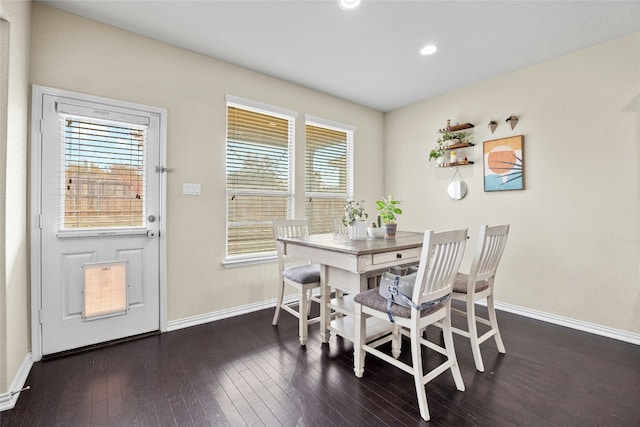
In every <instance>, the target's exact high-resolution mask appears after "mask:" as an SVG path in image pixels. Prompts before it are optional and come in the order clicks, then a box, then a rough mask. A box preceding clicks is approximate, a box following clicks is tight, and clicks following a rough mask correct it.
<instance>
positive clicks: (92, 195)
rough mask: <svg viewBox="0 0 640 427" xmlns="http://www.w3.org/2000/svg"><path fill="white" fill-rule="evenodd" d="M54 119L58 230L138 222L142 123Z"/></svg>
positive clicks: (142, 210) (141, 206)
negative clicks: (58, 156) (58, 161)
mask: <svg viewBox="0 0 640 427" xmlns="http://www.w3.org/2000/svg"><path fill="white" fill-rule="evenodd" d="M60 118H61V128H62V137H61V142H62V144H63V149H62V150H61V153H62V155H63V159H62V162H61V165H62V170H61V176H62V179H61V183H62V194H63V195H64V196H63V197H61V206H60V214H59V215H60V224H61V228H62V229H77V228H105V227H106V228H113V227H127V228H129V227H142V226H144V225H145V219H144V218H145V188H146V180H145V165H146V135H147V132H146V130H147V126H143V125H136V124H129V123H121V122H111V121H104V120H100V119H95V118H88V117H80V116H71V115H66V114H63V115H61V116H60Z"/></svg>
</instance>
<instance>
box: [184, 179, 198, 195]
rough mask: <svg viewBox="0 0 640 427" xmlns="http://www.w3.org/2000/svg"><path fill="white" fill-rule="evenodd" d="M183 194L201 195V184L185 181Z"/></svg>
mask: <svg viewBox="0 0 640 427" xmlns="http://www.w3.org/2000/svg"><path fill="white" fill-rule="evenodd" d="M182 194H185V195H187V196H199V195H200V184H190V183H186V182H185V183H184V184H182Z"/></svg>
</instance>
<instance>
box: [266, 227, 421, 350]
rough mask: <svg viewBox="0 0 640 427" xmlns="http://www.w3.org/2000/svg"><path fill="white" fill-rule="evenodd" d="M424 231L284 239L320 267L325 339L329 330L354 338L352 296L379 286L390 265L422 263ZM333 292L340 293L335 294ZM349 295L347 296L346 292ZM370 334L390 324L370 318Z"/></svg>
mask: <svg viewBox="0 0 640 427" xmlns="http://www.w3.org/2000/svg"><path fill="white" fill-rule="evenodd" d="M423 236H424V233H416V232H407V231H399V232H397V233H396V237H395V238H369V237H367V238H366V239H362V240H351V239H349V237H348V236H347V235H340V234H333V233H328V234H312V235H310V236H306V237H283V238H279V239H278V240H280V241H281V242H282V243H283V244H284V251H285V253H286V254H287V255H290V256H293V257H297V258H303V259H308V260H310V261H311V262H312V263H314V264H318V265H320V267H321V268H320V300H321V303H320V337H321V339H322V342H323V343H327V342H329V338H330V334H331V333H334V334H336V335H338V336H341V337H343V338H346V339H348V340H349V341H352V342H353V340H354V335H355V325H354V323H353V316H352V314H353V313H354V306H353V296H354V295H356V294H358V293H359V292H362V291H365V290H367V289H368V288H369V284H370V282H372V286H373V285H374V284H375V280H376V279H375V278H376V277H378V276H380V275H381V274H382V273H383V272H385V271H388V270H389V268H390V267H394V266H399V267H403V268H404V267H407V266H411V265H417V263H418V262H419V260H420V253H421V251H422V242H423ZM332 291H340V292H336V295H337V297H335V298H333V299H332V298H331V293H332ZM342 294H344V295H345V296H342ZM369 320H371V321H372V324H371V325H369V324H367V337H375V336H376V335H381V334H383V333H385V332H386V331H388V323H387V324H386V325H385V324H384V323H379V324H377V323H376V322H375V319H368V320H367V322H369Z"/></svg>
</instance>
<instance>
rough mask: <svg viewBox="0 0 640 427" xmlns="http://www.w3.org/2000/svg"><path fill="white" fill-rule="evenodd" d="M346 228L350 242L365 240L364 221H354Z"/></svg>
mask: <svg viewBox="0 0 640 427" xmlns="http://www.w3.org/2000/svg"><path fill="white" fill-rule="evenodd" d="M347 228H348V230H349V238H350V239H351V240H362V239H366V238H367V222H366V221H356V222H354V223H353V224H351V225H349V226H348V227H347Z"/></svg>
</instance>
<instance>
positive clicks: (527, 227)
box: [0, 2, 640, 394]
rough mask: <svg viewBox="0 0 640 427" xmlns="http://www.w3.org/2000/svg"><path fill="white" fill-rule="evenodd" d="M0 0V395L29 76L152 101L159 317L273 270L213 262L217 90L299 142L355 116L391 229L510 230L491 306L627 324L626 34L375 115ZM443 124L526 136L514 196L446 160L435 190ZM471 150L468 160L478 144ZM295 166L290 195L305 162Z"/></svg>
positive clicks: (182, 312) (8, 360)
mask: <svg viewBox="0 0 640 427" xmlns="http://www.w3.org/2000/svg"><path fill="white" fill-rule="evenodd" d="M2 7H3V9H2V10H3V12H2V13H3V14H5V15H8V16H9V17H10V18H11V20H12V40H11V42H12V44H11V48H12V49H11V54H12V56H11V72H12V76H11V82H10V89H11V94H10V98H9V100H10V102H9V104H10V105H9V107H10V115H11V117H10V122H11V129H10V136H9V140H8V147H7V155H8V156H11V159H12V162H14V161H15V163H11V164H10V165H9V168H8V170H6V174H5V176H6V177H7V191H6V194H5V195H4V196H6V202H7V209H6V220H7V226H6V230H2V231H3V232H4V231H6V236H5V247H6V269H7V271H6V274H5V277H6V301H5V302H4V304H3V305H2V309H6V308H8V310H6V318H7V322H6V325H3V326H2V327H0V340H3V341H0V345H2V347H0V349H1V350H0V355H1V356H2V357H5V356H6V357H5V359H3V363H4V365H3V366H4V368H3V370H2V372H1V374H2V375H3V377H2V380H3V382H0V394H2V393H3V392H4V391H6V388H7V386H8V384H7V383H10V382H11V379H12V378H13V377H14V376H15V374H16V371H17V370H18V369H19V364H20V363H21V362H22V360H23V359H24V358H25V355H26V354H27V353H28V351H29V344H28V343H29V320H28V319H29V317H28V316H29V302H28V286H29V284H28V277H27V247H28V241H27V236H26V232H27V231H26V229H27V224H26V218H27V213H26V200H27V198H28V195H27V186H26V185H27V184H26V181H27V172H28V168H27V166H26V153H27V141H26V132H27V131H26V126H27V119H28V115H29V111H28V100H27V95H28V86H27V83H31V84H38V85H44V86H51V87H55V88H61V89H67V90H73V91H78V92H85V93H88V94H94V95H99V96H106V97H112V98H117V99H122V100H125V101H132V102H137V103H143V104H149V105H153V106H158V107H164V108H166V109H167V110H168V127H167V128H168V142H167V144H168V147H167V157H168V164H167V166H168V167H170V168H172V169H173V170H174V172H172V173H170V174H169V175H168V177H167V179H168V191H167V197H168V212H167V224H168V225H167V227H168V265H167V268H168V293H169V295H168V311H169V313H168V318H169V320H180V319H183V318H187V317H190V316H197V315H203V314H207V313H211V312H215V311H218V310H224V309H228V308H233V307H237V306H242V305H248V304H253V303H258V302H261V301H265V300H268V299H272V298H274V297H275V289H274V285H273V283H274V281H275V280H276V266H275V264H263V265H256V266H252V267H243V268H234V269H224V268H223V267H222V266H221V262H222V260H223V256H224V224H225V205H224V200H225V192H224V156H225V152H224V150H225V145H224V140H225V124H224V111H225V102H224V95H225V94H232V95H236V96H241V97H245V98H249V99H252V100H255V101H259V102H264V103H269V104H273V105H277V106H280V107H284V108H288V109H292V110H296V111H298V112H299V113H300V117H299V120H298V122H297V125H298V127H297V139H298V141H302V140H303V128H302V124H303V115H304V114H305V113H307V114H312V115H315V116H320V117H325V118H327V119H330V120H335V121H340V122H344V123H348V124H351V125H354V126H356V133H355V140H356V142H355V144H356V146H355V158H356V166H355V167H356V196H357V197H358V198H364V199H366V200H367V201H368V203H367V207H368V209H369V211H372V210H373V201H374V200H375V199H376V198H377V197H378V196H379V195H380V193H381V191H380V189H384V192H393V193H394V196H396V197H397V198H398V199H400V200H404V205H403V207H404V208H405V212H406V213H405V214H404V215H403V216H402V217H401V218H400V222H401V228H402V229H406V230H423V229H425V228H435V229H440V228H450V227H459V226H469V227H470V230H471V234H472V236H473V238H472V239H471V241H470V247H473V245H474V244H475V235H476V233H477V229H478V226H479V225H480V224H482V223H485V222H486V223H497V222H510V223H511V224H512V233H511V240H510V242H509V245H508V247H507V252H506V254H505V258H504V263H503V266H502V269H501V271H500V276H499V278H498V299H499V300H500V301H502V302H504V303H509V304H514V305H518V306H522V307H528V308H533V309H536V310H540V311H543V312H547V313H551V314H557V315H561V316H566V317H569V318H573V319H577V320H582V321H586V322H591V323H594V324H597V325H603V326H607V327H611V328H617V329H621V330H624V331H629V332H632V333H636V334H637V333H639V332H640V326H639V325H640V318H639V316H640V314H639V313H640V294H639V289H638V283H639V280H638V279H639V277H638V276H639V274H640V272H639V268H638V255H639V251H640V245H639V229H638V223H639V212H640V209H639V207H638V189H639V188H638V187H639V185H640V172H639V171H640V168H639V167H638V165H639V162H640V152H639V150H638V142H639V140H640V123H639V122H640V116H639V108H640V107H639V105H640V99H639V96H640V95H639V92H640V82H639V79H638V75H640V64H639V58H640V51H639V49H640V35H638V34H636V35H633V36H629V37H625V38H622V39H619V40H616V41H614V42H611V43H607V44H604V45H601V46H597V47H594V48H591V49H587V50H584V51H581V52H578V53H575V54H572V55H568V56H565V57H562V58H559V59H557V60H555V61H551V62H548V63H545V64H541V65H538V66H535V67H531V68H528V69H526V70H523V71H520V72H516V73H512V74H509V75H505V76H503V77H500V78H497V79H493V80H489V81H485V82H483V83H480V84H477V85H474V86H470V87H468V88H465V89H463V90H459V91H456V92H453V93H449V94H446V95H443V96H440V97H438V98H435V99H431V100H428V101H425V102H423V103H419V104H417V105H414V106H411V107H407V108H404V109H401V110H398V111H395V112H392V113H388V114H386V115H382V114H381V113H379V112H376V111H372V110H370V109H367V108H363V107H360V106H357V105H354V104H352V103H349V102H345V101H342V100H339V99H336V98H333V97H330V96H326V95H323V94H320V93H318V92H315V91H312V90H309V89H306V88H302V87H300V86H296V85H293V84H289V83H286V82H283V81H281V80H277V79H273V78H270V77H267V76H264V75H261V74H258V73H254V72H251V71H247V70H245V69H242V68H238V67H234V66H231V65H229V64H226V63H223V62H220V61H216V60H213V59H210V58H206V57H204V56H201V55H198V54H195V53H192V52H187V51H184V50H180V49H177V48H173V47H171V46H168V45H165V44H162V43H159V42H155V41H152V40H149V39H146V38H142V37H139V36H135V35H133V34H130V33H127V32H124V31H121V30H118V29H115V28H112V27H108V26H104V25H102V24H98V23H95V22H92V21H89V20H86V19H82V18H79V17H75V16H73V15H69V14H66V13H64V12H60V11H57V10H55V9H51V8H48V7H46V6H43V5H40V4H34V5H33V6H32V12H33V13H32V15H31V19H32V20H31V23H29V14H30V8H31V7H30V4H29V2H3V4H2ZM3 16H4V15H3ZM30 30H31V46H30V52H31V73H30V80H29V81H27V78H26V76H27V75H29V72H28V67H29V60H28V59H29V58H28V52H29V49H28V44H29V31H30ZM511 113H513V114H516V115H518V116H520V118H521V120H520V123H518V126H517V127H516V129H515V130H514V131H511V130H510V128H509V127H508V126H507V124H506V123H504V118H506V117H507V116H508V115H509V114H511ZM491 117H496V118H497V119H499V121H500V127H499V128H498V130H497V131H496V133H495V134H494V135H491V134H490V133H489V131H488V129H487V128H486V123H487V122H488V121H489V119H490V118H491ZM448 118H451V119H453V120H454V121H470V122H473V123H475V124H476V125H477V127H476V130H475V136H476V140H477V141H478V142H481V141H483V140H486V139H493V138H500V137H505V136H510V135H516V134H523V135H525V161H526V187H527V189H526V190H525V191H520V192H509V193H484V192H483V191H482V168H481V165H480V164H476V165H474V166H469V167H465V168H461V170H460V171H461V173H462V175H463V176H464V179H465V180H466V182H467V184H468V185H469V195H468V196H467V198H465V199H464V200H462V201H457V202H456V201H452V200H450V199H449V198H448V197H447V195H446V186H447V184H448V183H449V181H450V179H451V176H452V175H453V171H451V170H449V169H437V168H436V167H435V166H434V165H433V164H430V163H428V162H427V161H426V156H427V153H428V151H429V149H430V148H431V147H432V145H433V143H434V142H435V139H436V138H437V134H436V130H437V129H438V128H441V127H443V126H444V124H445V122H446V120H447V119H448ZM383 150H384V152H383ZM383 154H384V155H385V156H386V157H385V161H384V163H383ZM470 157H471V158H472V159H474V160H480V157H481V145H479V146H477V147H476V148H475V149H474V152H473V154H472V155H471V156H470ZM298 160H299V162H298V164H297V165H296V166H297V171H298V174H297V175H298V178H299V179H298V186H297V192H298V193H299V194H300V193H301V192H302V191H303V188H302V180H301V179H300V178H301V173H302V171H303V165H304V164H303V161H302V159H298ZM383 165H384V168H383ZM383 169H384V170H383ZM407 171H413V172H412V173H407ZM383 172H384V175H383ZM184 182H199V183H201V184H202V196H200V197H185V196H183V195H182V194H181V193H182V184H183V183H184ZM301 211H302V205H300V206H298V212H301ZM470 253H471V251H469V253H468V254H470ZM468 262H469V260H468V259H467V260H465V264H466V265H468ZM7 378H8V381H7Z"/></svg>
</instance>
